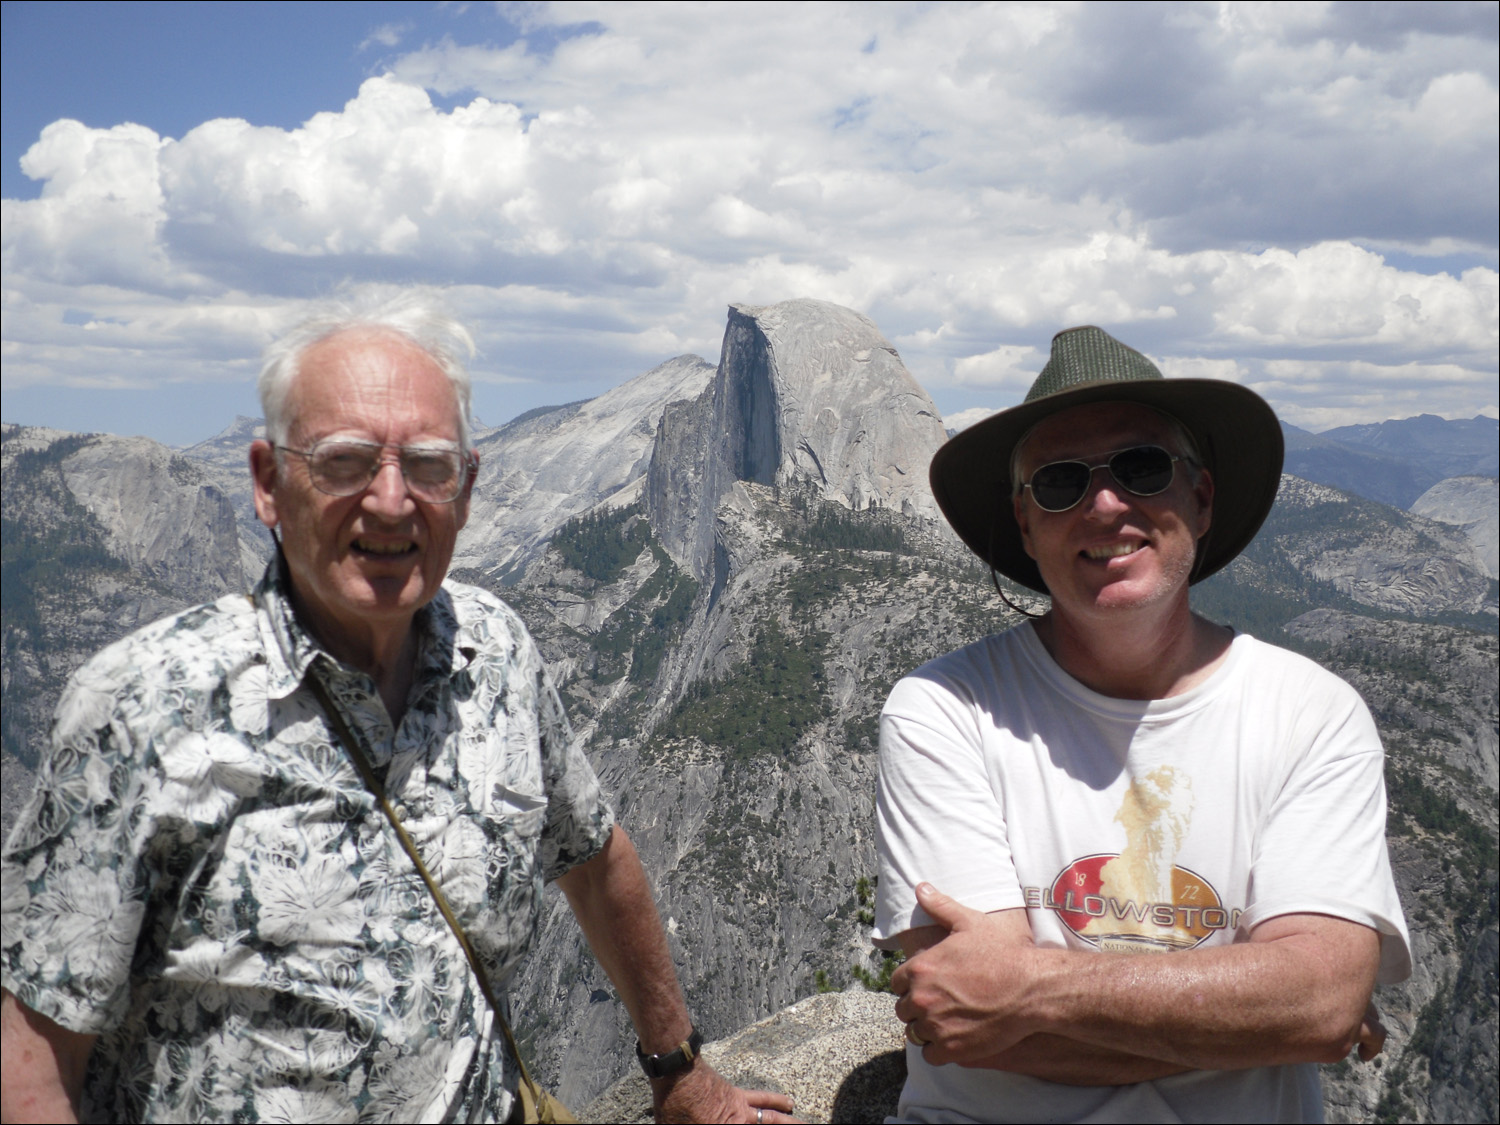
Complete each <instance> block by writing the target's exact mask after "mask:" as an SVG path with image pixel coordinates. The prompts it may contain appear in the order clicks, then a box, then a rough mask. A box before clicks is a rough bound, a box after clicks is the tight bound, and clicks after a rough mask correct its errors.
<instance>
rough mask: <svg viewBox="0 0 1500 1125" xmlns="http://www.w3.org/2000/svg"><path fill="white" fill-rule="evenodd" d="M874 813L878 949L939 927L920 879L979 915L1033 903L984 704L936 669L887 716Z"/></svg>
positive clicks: (919, 677) (911, 685)
mask: <svg viewBox="0 0 1500 1125" xmlns="http://www.w3.org/2000/svg"><path fill="white" fill-rule="evenodd" d="M875 815H876V828H875V849H876V853H877V856H878V858H879V864H880V879H879V883H878V885H877V893H876V899H875V929H874V941H875V944H876V945H877V946H879V947H881V948H883V949H893V948H897V947H898V942H897V940H896V939H897V937H898V935H900V934H901V933H902V932H904V931H905V930H909V929H912V928H913V927H916V926H927V925H931V924H932V919H931V918H930V917H929V916H928V914H927V912H926V911H924V910H922V909H921V907H919V906H918V905H917V902H916V885H917V884H918V883H920V882H928V883H931V884H933V885H934V886H935V887H937V888H938V889H939V890H941V891H943V892H944V893H945V894H948V895H951V896H952V897H953V898H955V899H957V900H958V901H960V902H962V903H963V904H964V905H965V906H968V907H970V908H972V909H974V910H982V911H986V912H988V911H994V910H1005V909H1011V908H1016V907H1022V906H1024V905H1025V900H1024V898H1023V896H1022V892H1021V886H1020V881H1019V880H1018V879H1017V877H1016V873H1015V863H1014V861H1013V859H1012V857H1011V850H1010V842H1009V839H1008V837H1007V834H1006V823H1005V815H1004V812H1003V809H1002V808H1001V803H1000V800H999V799H998V797H997V795H996V793H995V791H994V786H993V783H992V781H991V778H990V774H989V771H988V769H987V768H986V764H985V755H984V740H983V733H982V730H981V726H980V717H979V714H978V708H976V707H975V706H974V703H973V701H972V700H971V699H969V698H968V696H967V693H966V692H965V691H964V690H963V688H962V685H961V684H960V683H956V682H954V681H953V680H952V679H951V678H949V677H947V676H945V675H944V674H943V673H942V672H941V671H940V670H939V669H938V668H936V667H934V666H931V665H929V666H928V667H925V668H922V669H919V670H918V671H917V672H915V673H913V674H912V675H910V676H908V677H906V678H905V679H904V680H902V681H901V682H900V683H898V684H897V685H896V687H895V689H894V690H893V691H892V692H891V696H890V699H889V700H888V701H887V703H886V705H885V709H884V710H883V711H882V712H881V716H880V781H879V787H878V790H877V794H876V804H875Z"/></svg>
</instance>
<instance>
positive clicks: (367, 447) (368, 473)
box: [276, 438, 473, 504]
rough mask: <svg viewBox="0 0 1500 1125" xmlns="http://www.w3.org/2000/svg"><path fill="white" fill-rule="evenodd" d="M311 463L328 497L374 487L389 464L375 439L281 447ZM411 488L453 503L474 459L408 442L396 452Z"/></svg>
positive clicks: (314, 479) (422, 497)
mask: <svg viewBox="0 0 1500 1125" xmlns="http://www.w3.org/2000/svg"><path fill="white" fill-rule="evenodd" d="M276 448H277V449H278V450H280V451H281V452H282V453H291V454H294V455H295V456H297V457H301V458H302V459H303V460H305V461H306V462H307V473H308V476H310V477H311V478H312V483H313V487H314V488H316V489H317V490H318V491H319V492H322V493H325V494H326V495H328V496H354V495H356V494H357V493H360V492H363V491H364V490H365V489H367V488H369V487H370V482H371V481H373V480H374V479H375V474H376V473H378V472H380V467H381V466H382V465H384V464H385V463H386V460H387V458H386V457H384V456H383V454H384V453H385V450H386V447H385V446H383V445H381V444H379V443H378V442H373V441H348V440H345V439H343V438H337V439H332V440H324V441H319V442H315V443H314V444H313V447H312V448H311V449H291V448H289V447H287V446H285V445H278V446H276ZM396 463H397V464H398V465H400V466H401V476H402V479H404V480H405V481H406V489H407V491H408V492H410V493H411V494H412V495H413V496H414V497H416V498H417V499H418V500H424V501H426V502H427V503H429V504H451V503H452V502H453V501H454V500H457V499H458V494H459V493H461V492H462V491H463V490H464V485H465V484H467V483H468V480H469V473H470V471H471V470H472V468H473V462H472V461H471V460H470V459H469V458H468V457H466V456H464V454H463V453H462V452H460V451H459V450H457V449H452V448H448V447H444V446H426V445H403V446H401V447H400V448H399V449H398V450H397V451H396Z"/></svg>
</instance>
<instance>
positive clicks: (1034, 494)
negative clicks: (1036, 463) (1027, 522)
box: [1031, 461, 1090, 512]
mask: <svg viewBox="0 0 1500 1125" xmlns="http://www.w3.org/2000/svg"><path fill="white" fill-rule="evenodd" d="M1089 475H1090V474H1089V467H1088V466H1087V465H1085V464H1084V463H1083V462H1082V461H1056V462H1054V463H1053V464H1051V465H1043V466H1042V467H1041V468H1040V469H1038V470H1037V471H1036V472H1034V473H1032V474H1031V498H1032V499H1033V500H1035V501H1036V503H1037V507H1039V508H1041V509H1042V510H1043V511H1047V512H1066V511H1067V510H1068V509H1069V508H1071V507H1072V506H1073V505H1074V504H1076V503H1078V501H1080V500H1082V499H1083V494H1084V493H1085V492H1087V491H1088V490H1089Z"/></svg>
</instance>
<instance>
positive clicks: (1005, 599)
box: [984, 521, 1047, 618]
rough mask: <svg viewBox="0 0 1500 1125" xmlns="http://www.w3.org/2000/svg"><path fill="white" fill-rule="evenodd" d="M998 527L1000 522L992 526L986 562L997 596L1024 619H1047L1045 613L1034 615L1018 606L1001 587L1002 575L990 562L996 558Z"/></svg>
mask: <svg viewBox="0 0 1500 1125" xmlns="http://www.w3.org/2000/svg"><path fill="white" fill-rule="evenodd" d="M998 527H999V521H996V522H995V523H992V524H990V549H989V552H988V555H989V557H988V558H986V559H985V560H984V561H985V562H986V563H987V564H988V565H989V568H990V581H991V582H993V583H994V585H995V593H997V594H999V595H1000V600H1001V601H1002V602H1004V603H1005V604H1006V605H1008V606H1010V608H1011V609H1013V610H1015V611H1016V612H1017V613H1019V614H1020V615H1021V616H1022V617H1031V618H1037V617H1045V616H1047V615H1046V614H1045V613H1032V612H1031V610H1029V609H1024V608H1022V607H1021V606H1018V605H1017V604H1016V603H1015V602H1013V601H1011V600H1010V598H1009V597H1007V596H1006V593H1005V591H1004V590H1003V589H1002V588H1001V586H1000V573H999V571H997V570H996V569H995V564H994V563H992V562H990V559H992V558H994V557H995V531H996V529H997V528H998Z"/></svg>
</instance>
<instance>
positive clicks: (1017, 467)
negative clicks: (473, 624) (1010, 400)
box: [1010, 404, 1203, 498]
mask: <svg viewBox="0 0 1500 1125" xmlns="http://www.w3.org/2000/svg"><path fill="white" fill-rule="evenodd" d="M1133 405H1142V404H1133ZM1143 408H1144V409H1146V410H1149V411H1151V413H1153V414H1155V415H1157V416H1158V417H1159V418H1160V419H1161V420H1162V421H1163V422H1165V423H1166V425H1167V435H1168V440H1169V441H1170V443H1171V444H1172V445H1173V446H1175V447H1176V448H1173V449H1168V450H1167V452H1168V453H1171V454H1172V455H1174V456H1176V457H1180V458H1182V460H1183V461H1184V462H1186V464H1187V467H1188V479H1189V480H1191V481H1192V482H1193V483H1194V484H1197V483H1198V478H1199V477H1200V476H1201V475H1202V472H1203V455H1202V454H1201V453H1199V452H1198V442H1197V441H1196V440H1195V439H1194V438H1193V435H1192V433H1191V432H1190V431H1189V430H1188V428H1187V427H1186V426H1184V425H1183V424H1182V423H1181V422H1180V421H1178V420H1177V419H1176V418H1175V417H1173V416H1172V415H1171V414H1168V413H1167V412H1166V411H1165V410H1157V409H1156V407H1154V406H1144V407H1143ZM1051 417H1052V415H1051V414H1049V415H1047V417H1046V418H1043V419H1041V421H1039V422H1037V423H1036V425H1034V426H1032V427H1031V429H1029V430H1027V431H1026V432H1025V433H1024V434H1022V435H1021V440H1020V441H1018V442H1016V444H1015V445H1014V446H1012V447H1011V451H1010V494H1011V496H1012V497H1013V498H1014V497H1017V496H1020V495H1021V489H1022V488H1023V487H1024V486H1025V484H1026V482H1025V481H1023V480H1022V479H1021V454H1022V452H1023V451H1024V450H1025V448H1026V443H1027V442H1028V441H1030V440H1031V435H1032V434H1034V433H1036V430H1037V426H1040V425H1041V424H1042V422H1045V421H1047V419H1048V418H1051Z"/></svg>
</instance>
